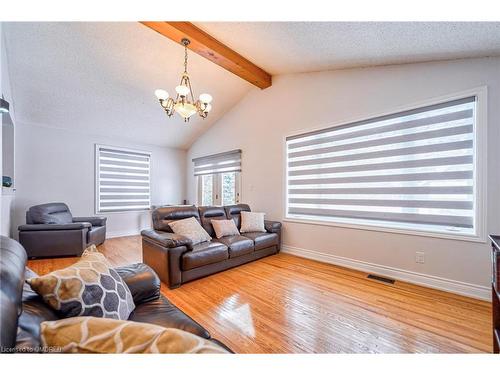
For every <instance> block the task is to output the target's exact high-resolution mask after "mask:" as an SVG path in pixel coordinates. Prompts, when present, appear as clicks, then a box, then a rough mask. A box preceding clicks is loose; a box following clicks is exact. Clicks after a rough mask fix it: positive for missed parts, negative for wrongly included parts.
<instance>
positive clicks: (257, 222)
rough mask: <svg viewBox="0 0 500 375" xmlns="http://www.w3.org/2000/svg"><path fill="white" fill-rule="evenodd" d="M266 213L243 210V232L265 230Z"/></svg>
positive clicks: (241, 230)
mask: <svg viewBox="0 0 500 375" xmlns="http://www.w3.org/2000/svg"><path fill="white" fill-rule="evenodd" d="M264 215H265V214H264V213H262V212H247V211H241V228H240V232H241V233H248V232H265V231H266V228H265V227H264Z"/></svg>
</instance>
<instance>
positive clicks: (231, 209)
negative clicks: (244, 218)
mask: <svg viewBox="0 0 500 375" xmlns="http://www.w3.org/2000/svg"><path fill="white" fill-rule="evenodd" d="M224 210H225V211H226V216H227V218H228V219H233V220H234V223H235V224H236V227H237V228H238V229H240V228H241V211H246V212H250V206H249V205H248V204H244V203H239V204H233V205H231V206H225V207H224Z"/></svg>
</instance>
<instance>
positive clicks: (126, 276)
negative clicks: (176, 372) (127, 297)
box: [0, 236, 230, 353]
mask: <svg viewBox="0 0 500 375" xmlns="http://www.w3.org/2000/svg"><path fill="white" fill-rule="evenodd" d="M25 267H26V252H25V251H24V249H23V247H22V246H21V245H20V244H19V243H18V242H16V241H14V240H12V239H10V238H7V237H3V236H0V332H1V340H0V352H6V353H12V352H21V353H33V352H39V351H41V350H42V348H41V343H40V323H42V322H44V321H49V320H58V319H59V316H58V315H57V314H56V313H55V311H54V310H52V309H51V308H50V307H49V305H47V304H46V303H45V302H44V301H43V299H42V298H41V297H40V296H39V295H38V294H36V293H35V292H34V291H33V290H32V289H31V287H30V286H29V285H28V284H27V283H25V282H24V280H25V279H26V278H30V277H36V276H37V275H36V273H34V272H33V271H32V270H30V269H29V268H25ZM115 270H116V272H118V274H119V275H120V276H121V277H122V278H123V281H125V283H126V284H127V286H128V287H129V289H130V292H131V293H132V297H133V298H134V303H135V310H134V311H132V314H130V316H129V318H128V320H130V321H134V322H142V323H152V324H157V325H160V326H162V327H165V328H177V329H182V330H184V331H187V332H191V333H193V334H195V335H197V336H200V337H203V338H205V339H208V340H210V341H213V342H215V343H217V344H219V345H220V346H222V347H224V348H225V349H227V350H229V351H230V349H228V348H227V347H226V346H225V345H224V344H222V343H220V342H219V341H217V340H215V339H212V338H211V337H210V333H209V332H208V331H207V330H206V329H205V328H203V327H202V326H201V325H199V324H198V323H197V322H195V321H194V320H193V319H191V318H190V317H189V316H187V315H186V314H184V313H183V312H182V311H181V310H179V309H178V308H177V307H176V306H175V305H173V304H172V303H171V302H170V301H169V300H168V299H167V298H165V297H164V296H162V295H161V294H160V280H159V278H158V276H157V275H156V273H155V272H154V271H153V270H152V269H151V268H149V267H148V266H146V265H145V264H143V263H136V264H131V265H128V266H122V267H117V268H115Z"/></svg>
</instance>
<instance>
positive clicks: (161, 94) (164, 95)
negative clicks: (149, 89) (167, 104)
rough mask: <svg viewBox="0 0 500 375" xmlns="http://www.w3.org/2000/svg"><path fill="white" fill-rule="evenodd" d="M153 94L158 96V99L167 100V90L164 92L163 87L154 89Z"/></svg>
mask: <svg viewBox="0 0 500 375" xmlns="http://www.w3.org/2000/svg"><path fill="white" fill-rule="evenodd" d="M155 95H156V97H157V98H158V100H167V99H168V92H166V91H165V90H163V89H158V90H155Z"/></svg>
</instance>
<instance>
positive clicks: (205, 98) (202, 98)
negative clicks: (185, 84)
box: [200, 94, 212, 104]
mask: <svg viewBox="0 0 500 375" xmlns="http://www.w3.org/2000/svg"><path fill="white" fill-rule="evenodd" d="M211 101H212V95H210V94H201V95H200V102H202V103H206V104H208V103H210V102H211Z"/></svg>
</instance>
